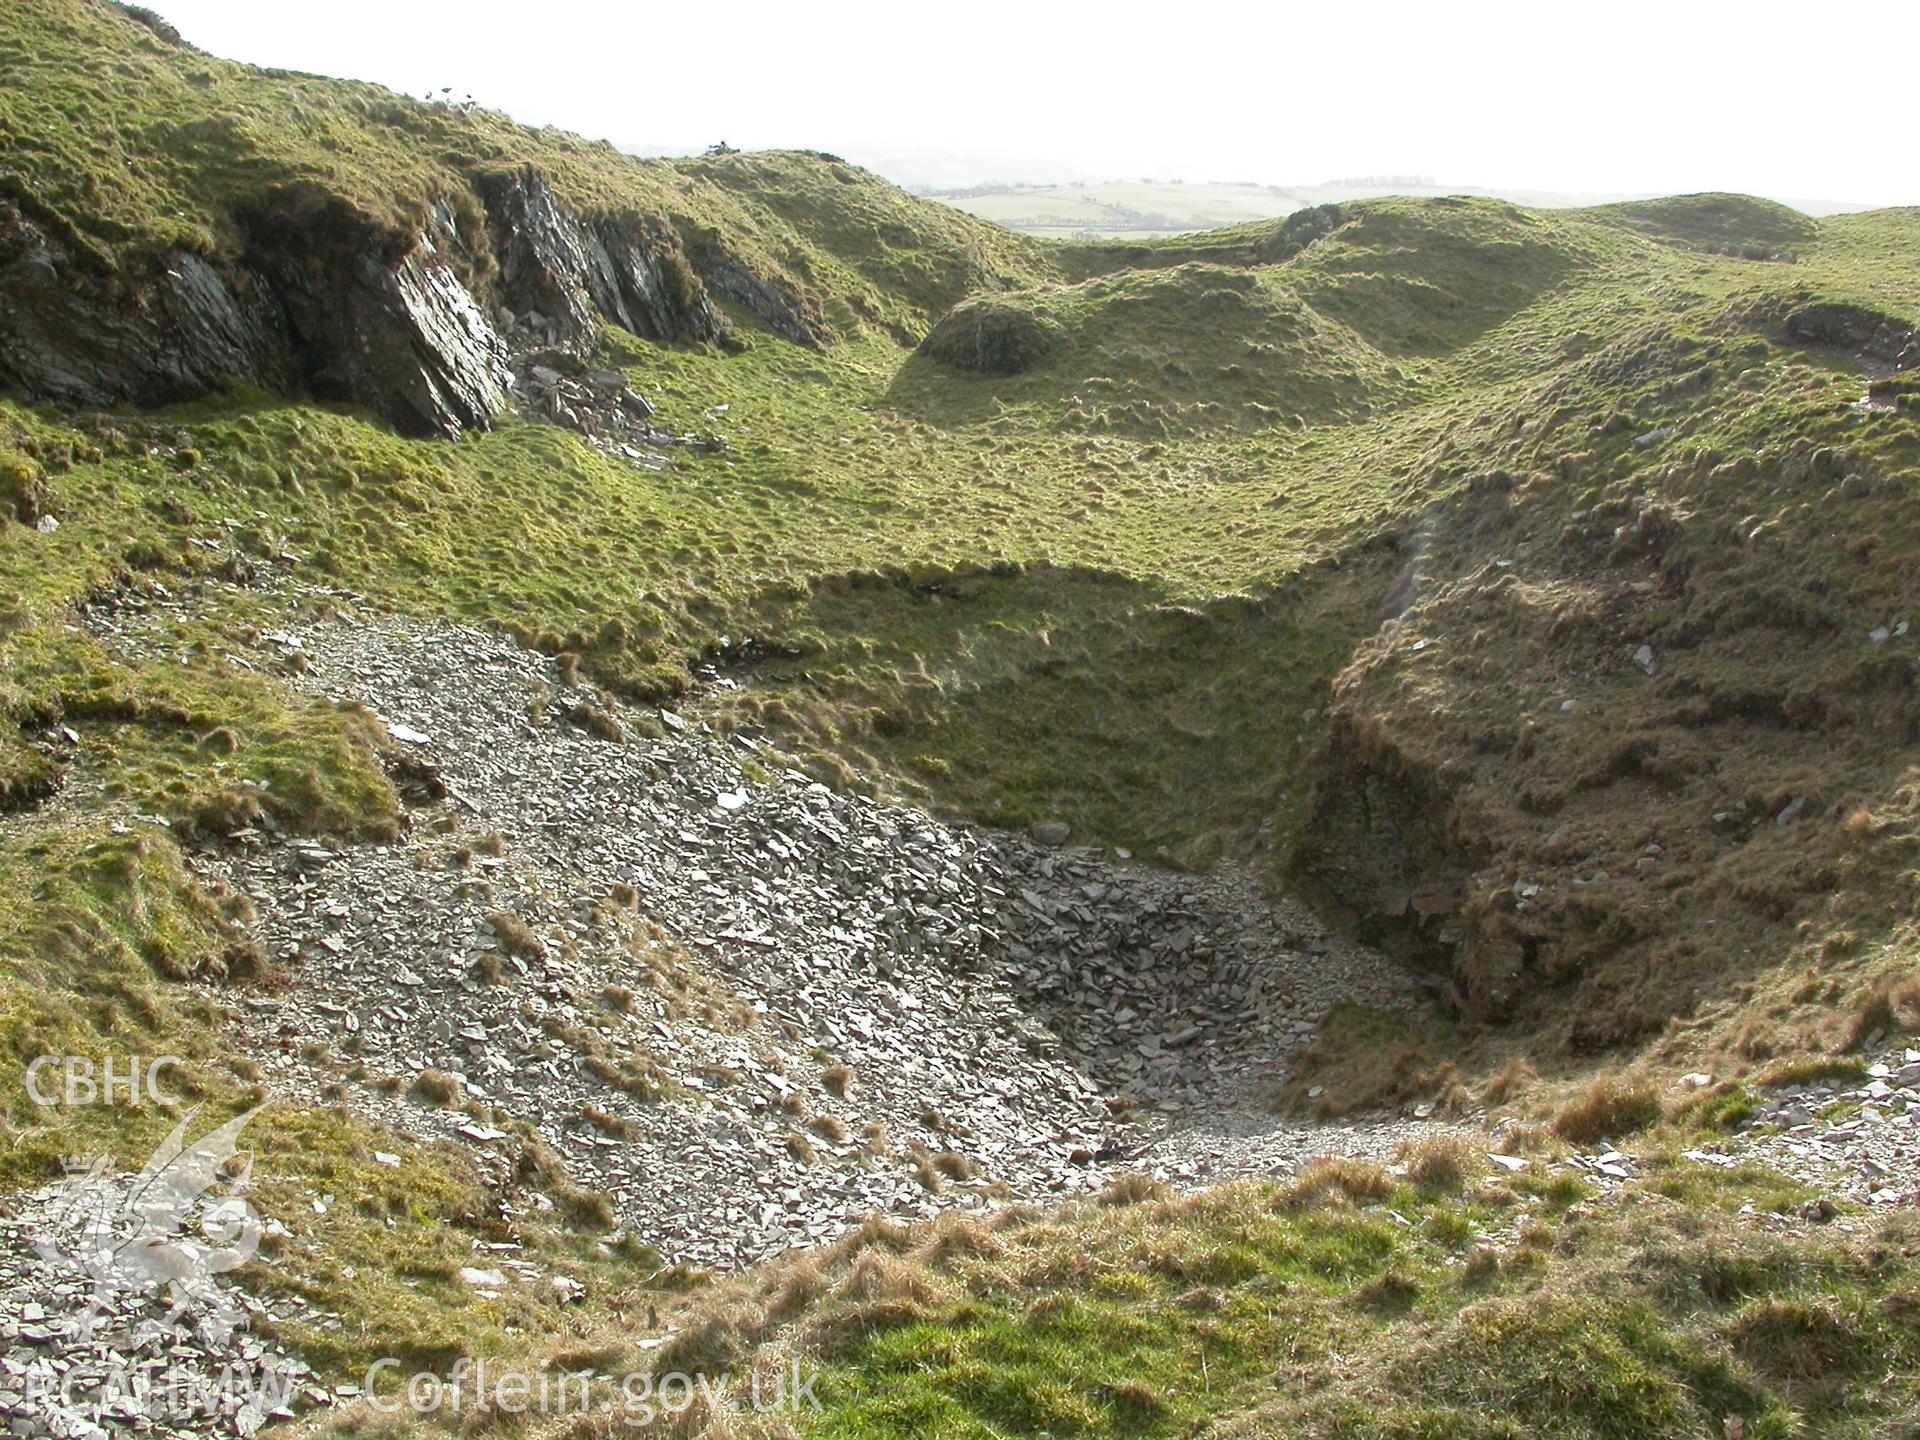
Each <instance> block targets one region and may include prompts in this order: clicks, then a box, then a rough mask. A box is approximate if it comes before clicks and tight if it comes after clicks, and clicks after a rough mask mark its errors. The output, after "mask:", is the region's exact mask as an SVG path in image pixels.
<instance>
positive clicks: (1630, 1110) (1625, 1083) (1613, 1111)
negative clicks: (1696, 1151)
mask: <svg viewBox="0 0 1920 1440" xmlns="http://www.w3.org/2000/svg"><path fill="white" fill-rule="evenodd" d="M1659 1118H1660V1096H1659V1092H1658V1091H1657V1090H1656V1089H1655V1088H1654V1085H1653V1082H1652V1081H1651V1080H1649V1079H1647V1078H1646V1077H1645V1076H1643V1075H1637V1074H1631V1073H1621V1072H1616V1071H1607V1072H1605V1073H1602V1074H1600V1075H1597V1076H1595V1077H1594V1079H1593V1080H1592V1081H1590V1082H1589V1083H1588V1084H1587V1086H1586V1088H1585V1089H1584V1090H1582V1091H1581V1092H1580V1094H1578V1095H1576V1096H1575V1097H1574V1098H1573V1099H1571V1100H1569V1101H1567V1102H1566V1103H1565V1104H1564V1105H1562V1106H1561V1107H1560V1108H1559V1109H1558V1110H1556V1111H1555V1112H1554V1115H1553V1133H1554V1134H1556V1135H1558V1136H1559V1137H1560V1138H1561V1139H1563V1140H1567V1141H1571V1142H1572V1143H1573V1144H1575V1145H1592V1144H1597V1143H1598V1142H1600V1141H1603V1140H1618V1139H1620V1138H1621V1137H1623V1136H1626V1135H1632V1134H1634V1133H1636V1132H1637V1131H1641V1130H1644V1129H1646V1128H1647V1127H1648V1126H1649V1125H1652V1124H1653V1123H1654V1122H1655V1121H1656V1120H1658V1119H1659Z"/></svg>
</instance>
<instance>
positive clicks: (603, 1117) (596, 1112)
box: [578, 1105, 642, 1140]
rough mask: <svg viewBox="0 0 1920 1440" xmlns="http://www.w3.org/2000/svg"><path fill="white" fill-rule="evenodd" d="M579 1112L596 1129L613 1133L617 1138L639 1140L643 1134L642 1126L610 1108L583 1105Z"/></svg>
mask: <svg viewBox="0 0 1920 1440" xmlns="http://www.w3.org/2000/svg"><path fill="white" fill-rule="evenodd" d="M578 1113H579V1116H580V1118H581V1119H582V1120H584V1121H585V1122H586V1123H587V1124H589V1125H591V1126H593V1128H594V1129H596V1130H598V1131H600V1132H601V1133H602V1134H605V1135H611V1136H613V1138H614V1139H616V1140H638V1139H639V1138H640V1136H641V1134H642V1131H641V1129H640V1127H639V1126H637V1125H635V1124H634V1123H633V1122H632V1121H631V1120H629V1119H627V1118H626V1117H625V1116H624V1115H615V1114H614V1113H613V1112H612V1111H610V1110H602V1109H601V1108H600V1107H599V1106H598V1105H582V1106H581V1107H580V1109H579V1112H578Z"/></svg>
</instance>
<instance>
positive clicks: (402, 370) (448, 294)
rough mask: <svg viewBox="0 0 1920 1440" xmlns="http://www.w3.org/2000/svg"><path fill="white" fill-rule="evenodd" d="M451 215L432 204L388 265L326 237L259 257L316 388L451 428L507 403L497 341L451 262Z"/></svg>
mask: <svg viewBox="0 0 1920 1440" xmlns="http://www.w3.org/2000/svg"><path fill="white" fill-rule="evenodd" d="M456 244H457V235H456V232H455V230H454V226H453V223H452V219H451V216H450V215H448V214H446V213H445V212H444V211H442V212H439V213H436V214H435V215H434V216H433V217H432V218H431V219H430V221H429V223H428V225H427V226H426V227H425V228H424V229H423V231H422V233H421V234H420V236H419V237H418V241H417V243H416V245H415V246H414V248H413V250H412V251H411V252H410V253H408V254H407V255H406V256H405V257H404V258H402V259H401V260H400V261H399V262H398V263H397V264H395V263H389V262H387V261H386V260H384V259H383V258H382V257H381V256H380V255H379V254H378V253H377V252H371V251H361V252H359V253H357V254H355V255H353V256H352V257H351V258H350V259H349V260H347V261H346V262H345V263H344V264H343V263H342V262H341V261H340V260H339V258H338V256H337V255H336V254H335V253H334V252H333V251H332V250H331V249H330V248H327V247H324V246H321V247H316V248H314V249H311V250H305V249H282V250H278V251H275V252H272V253H270V255H269V257H268V258H267V261H266V263H267V265H268V267H269V273H270V274H272V276H273V278H274V280H275V284H276V288H277V290H278V291H279V293H280V297H281V300H282V303H283V304H284V305H285V306H286V312H287V318H288V322H289V325H290V328H291V330H292V332H293V335H294V338H295V341H296V345H297V350H298V352H299V356H300V358H301V359H302V360H303V361H304V362H305V363H304V365H303V367H302V368H303V370H304V374H305V378H306V381H307V383H308V384H309V386H310V387H311V388H312V389H313V391H314V393H315V394H317V395H320V396H322V397H323V398H327V399H337V400H349V401H358V402H360V403H362V404H368V405H370V406H371V407H372V408H373V409H375V410H376V411H378V412H379V414H380V415H381V416H382V417H383V418H384V419H385V420H387V421H388V422H389V423H390V424H392V425H393V426H394V427H395V428H396V429H399V430H402V431H405V432H406V433H409V434H416V435H430V434H441V435H448V436H452V435H458V434H459V433H460V432H461V431H462V430H465V429H468V428H470V427H475V426H484V425H485V424H486V423H487V422H488V421H489V420H491V419H492V418H493V416H495V415H497V414H499V413H500V411H502V410H504V409H505V408H506V405H507V389H508V386H509V384H510V383H511V381H512V372H511V369H510V367H509V363H508V361H509V355H508V350H507V346H506V344H505V343H504V342H503V341H502V340H501V338H500V337H499V335H498V334H496V333H495V331H494V329H493V326H492V325H491V324H490V323H489V322H488V320H487V317H486V315H485V313H484V312H483V311H482V310H481V308H480V305H479V303H478V302H477V301H476V300H475V299H474V297H473V295H472V294H471V293H470V292H469V291H468V289H467V287H466V286H465V285H464V284H463V283H462V282H461V279H460V277H459V275H458V274H456V273H455V271H454V269H453V268H452V266H451V265H450V263H449V252H450V251H451V250H452V249H453V247H454V246H455V245H456Z"/></svg>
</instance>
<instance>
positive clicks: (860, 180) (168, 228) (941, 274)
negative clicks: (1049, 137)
mask: <svg viewBox="0 0 1920 1440" xmlns="http://www.w3.org/2000/svg"><path fill="white" fill-rule="evenodd" d="M0 65H4V66H5V69H6V72H7V76H8V84H7V86H6V88H5V92H4V94H0V137H4V141H5V147H4V148H5V157H4V159H0V198H4V199H6V200H8V201H11V202H12V204H14V205H15V206H18V207H20V209H21V210H22V211H23V212H24V214H25V215H26V217H27V218H28V219H29V220H31V221H33V222H35V223H36V224H38V225H41V226H43V227H45V228H47V229H49V230H50V231H52V232H53V233H54V234H55V235H57V236H58V238H60V239H61V240H62V241H63V242H65V243H67V244H69V245H71V246H72V247H73V248H74V249H75V251H76V252H77V253H78V254H79V255H80V256H81V257H83V258H84V259H85V260H86V261H87V262H88V263H90V264H91V266H93V267H94V268H96V269H99V270H102V271H106V272H110V273H114V274H117V275H119V276H121V277H122V278H123V279H125V280H126V281H128V282H130V283H131V282H133V281H136V280H137V279H138V278H139V277H140V276H141V275H142V274H143V272H144V271H145V270H146V269H147V268H149V267H150V266H151V265H152V264H153V262H154V261H156V260H157V259H158V258H159V257H160V256H162V255H163V254H165V253H166V252H168V251H176V250H184V251H186V252H189V253H194V254H200V255H205V256H210V257H224V258H236V257H239V256H241V255H243V254H244V253H246V251H247V250H248V248H249V246H250V245H251V244H252V243H253V242H254V237H255V236H256V235H257V234H258V233H259V232H261V231H263V230H269V229H273V228H286V227H317V228H319V229H322V230H327V231H337V232H342V233H366V234H370V235H374V236H379V237H387V238H388V239H389V241H390V243H392V244H393V245H396V246H404V245H406V244H407V243H408V240H407V237H408V235H409V234H410V232H411V231H413V230H415V229H416V228H417V227H418V226H419V224H420V222H421V220H422V218H423V217H424V216H425V215H426V213H427V211H428V209H429V207H431V206H433V205H434V204H436V203H444V204H449V205H451V206H452V207H453V209H454V211H455V219H456V221H457V223H458V225H459V226H460V227H461V229H462V230H463V231H464V232H465V233H467V234H469V235H471V234H473V233H474V231H475V230H476V228H477V226H478V224H479V213H478V212H479V201H478V199H477V198H476V196H475V194H474V190H473V186H474V183H475V181H477V180H479V179H481V178H483V177H486V176H489V175H502V174H510V173H513V172H515V171H518V170H521V169H523V168H525V167H528V166H533V167H535V168H537V169H539V170H540V171H541V173H543V174H544V175H545V176H546V177H547V178H548V180H549V181H550V182H551V183H552V185H553V186H554V188H555V190H556V192H557V193H558V194H559V195H560V196H561V198H562V199H563V200H565V201H566V202H567V203H569V204H571V205H572V206H573V207H574V208H575V209H577V210H578V211H580V212H581V213H582V214H584V215H587V216H590V217H600V216H621V217H640V218H642V219H644V220H645V221H646V222H648V225H649V228H655V229H662V230H666V231H668V232H670V233H674V234H677V235H678V236H679V237H680V240H681V242H682V244H683V245H685V246H686V247H688V248H690V249H695V248H698V247H699V246H701V245H703V244H708V245H713V244H717V245H721V246H722V247H724V248H725V250H726V251H727V252H728V253H729V254H730V255H731V256H732V257H734V258H735V259H736V260H737V261H738V262H739V263H740V264H741V266H742V267H743V268H745V269H746V270H748V271H749V272H751V273H753V274H755V275H758V276H761V277H764V278H765V279H766V280H767V281H768V282H769V283H772V284H776V285H779V286H780V287H782V288H784V289H788V290H791V291H792V292H794V293H796V294H797V295H799V296H800V297H801V299H802V301H803V303H804V304H806V305H807V306H809V307H813V308H818V309H820V310H822V311H823V312H825V311H831V312H832V315H833V319H834V323H836V324H839V325H844V326H848V327H855V328H857V327H859V326H860V325H863V324H867V323H878V324H881V325H886V326H900V325H905V324H911V323H913V322H914V320H915V317H917V316H918V315H919V314H921V313H923V312H925V311H927V310H934V311H937V310H938V309H940V308H944V306H946V305H948V304H951V303H952V302H953V301H954V300H955V299H958V298H959V297H960V296H961V295H962V294H965V293H967V292H969V291H972V290H975V289H980V288H984V287H987V286H990V285H993V284H996V283H1006V282H1009V281H1012V280H1014V279H1020V280H1031V279H1033V278H1035V277H1037V276H1038V275H1041V274H1044V273H1045V269H1046V262H1045V260H1044V258H1043V257H1042V256H1041V253H1040V252H1039V251H1038V249H1037V248H1036V247H1035V246H1033V245H1032V244H1031V243H1029V242H1025V241H1021V240H1019V239H1017V238H1015V237H1013V236H1011V235H1008V234H1007V233H1006V232H1005V231H1003V230H1000V229H998V228H997V227H995V226H991V225H987V224H984V223H981V222H976V221H972V220H970V219H968V218H967V217H965V216H962V215H959V214H957V213H955V212H953V211H950V210H947V209H945V208H943V207H939V206H931V205H923V204H918V203H915V202H912V201H909V200H908V199H907V197H905V196H903V195H901V194H900V193H899V192H898V191H896V190H894V189H893V187H891V186H889V185H886V184H884V183H883V182H881V181H879V180H877V179H875V178H874V177H873V176H871V175H868V174H866V173H865V172H864V171H859V170H856V169H854V168H853V167H850V166H847V165H845V164H843V163H840V162H837V161H834V160H832V159H830V158H826V157H819V156H803V155H788V156H761V157H756V158H752V159H747V158H740V157H735V158H732V159H719V160H713V161H684V162H668V161H653V162H639V161H634V160H632V159H630V158H628V157H626V156H624V155H621V154H619V153H618V152H616V151H615V150H614V149H613V148H612V147H611V146H609V145H607V144H605V143H589V142H587V141H584V140H581V139H580V138H579V137H577V136H573V135H567V134H563V133H561V132H558V131H553V130H544V131H538V132H535V131H531V130H528V129H525V128H524V127H521V126H518V125H515V124H513V123H512V122H511V121H509V120H508V119H507V118H506V117H505V116H502V115H498V114H494V113H491V112H487V111H483V110H476V109H472V108H464V107H456V106H446V105H426V104H420V103H416V102H414V101H410V100H408V99H405V98H404V97H400V96H396V95H393V94H391V93H389V92H387V91H385V90H382V89H380V88H379V87H377V86H372V85H361V84H353V83H349V82H344V81H337V80H328V79H321V78H319V77H314V76H304V75H296V74H289V73H285V72H263V71H259V70H255V69H252V68H250V67H248V66H243V65H236V64H233V63H231V62H228V61H224V60H219V59H217V58H215V57H213V56H210V55H207V54H204V53H202V52H200V51H197V50H193V49H191V48H188V47H185V46H183V45H181V44H179V43H178V42H177V41H176V40H174V39H172V38H169V37H168V36H167V35H166V34H164V33H162V31H161V30H157V29H155V28H152V27H149V26H147V25H145V24H142V23H140V21H139V20H138V19H136V18H135V17H133V16H132V15H130V14H129V13H127V12H125V11H121V10H118V9H116V8H114V7H112V6H110V5H105V4H99V3H92V0H48V3H45V4H36V5H32V6H23V7H18V8H17V9H16V10H15V12H14V13H13V14H12V15H10V16H9V17H8V21H7V25H6V29H5V31H4V33H0ZM829 201H830V203H828V202H829ZM877 236H879V237H884V240H885V242H886V244H887V245H890V246H891V247H893V248H895V249H896V250H897V251H899V252H900V253H901V254H904V255H907V256H913V257H920V259H921V260H923V261H925V263H926V265H927V268H926V269H924V270H921V269H919V268H917V266H916V264H915V263H914V262H912V261H909V262H908V263H907V264H905V265H904V266H902V267H900V268H898V269H889V267H888V264H887V263H886V262H885V261H884V260H882V261H880V262H879V263H877V264H874V263H871V262H872V261H873V257H874V253H875V252H874V251H873V250H872V245H873V241H874V239H875V238H876V237H877ZM840 245H845V246H847V247H848V250H847V253H841V252H840V251H839V250H838V249H836V247H837V246H840ZM933 257H938V258H937V260H936V259H934V258H933ZM466 258H467V263H469V264H471V265H475V266H481V267H484V266H485V264H486V263H487V257H486V256H485V255H484V254H481V253H478V251H477V247H476V253H475V254H473V255H471V256H469V257H466ZM863 267H866V268H869V269H871V270H872V274H871V275H869V274H868V273H866V272H865V269H863Z"/></svg>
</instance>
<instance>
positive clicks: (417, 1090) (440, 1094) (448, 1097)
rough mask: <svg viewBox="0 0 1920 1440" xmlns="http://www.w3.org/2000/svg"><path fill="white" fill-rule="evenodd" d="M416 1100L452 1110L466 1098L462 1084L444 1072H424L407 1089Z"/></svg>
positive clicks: (414, 1078)
mask: <svg viewBox="0 0 1920 1440" xmlns="http://www.w3.org/2000/svg"><path fill="white" fill-rule="evenodd" d="M407 1089H408V1092H409V1093H410V1094H411V1095H412V1096H413V1097H414V1099H416V1100H421V1101H424V1102H425V1103H426V1104H428V1105H435V1106H438V1107H439V1108H440V1109H442V1110H450V1109H452V1108H453V1107H454V1106H456V1105H458V1104H459V1103H460V1101H461V1100H462V1099H463V1098H464V1097H465V1092H464V1090H463V1089H462V1088H461V1085H460V1082H459V1081H458V1080H456V1079H454V1077H453V1076H451V1075H449V1074H447V1072H446V1071H444V1070H422V1071H421V1072H420V1073H419V1074H418V1075H416V1076H414V1077H413V1083H412V1084H411V1085H409V1086H408V1087H407Z"/></svg>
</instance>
